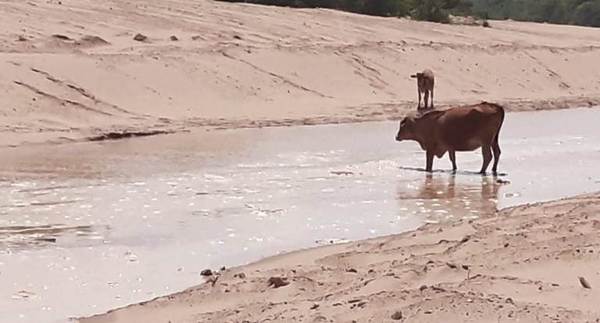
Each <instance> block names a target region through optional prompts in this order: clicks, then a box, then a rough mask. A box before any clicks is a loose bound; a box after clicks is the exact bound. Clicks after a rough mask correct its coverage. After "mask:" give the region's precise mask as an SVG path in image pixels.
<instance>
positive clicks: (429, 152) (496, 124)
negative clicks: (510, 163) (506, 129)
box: [396, 102, 504, 174]
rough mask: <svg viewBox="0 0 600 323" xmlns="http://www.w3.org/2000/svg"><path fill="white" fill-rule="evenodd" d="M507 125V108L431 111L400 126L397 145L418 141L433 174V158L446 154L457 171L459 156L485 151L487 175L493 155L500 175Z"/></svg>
mask: <svg viewBox="0 0 600 323" xmlns="http://www.w3.org/2000/svg"><path fill="white" fill-rule="evenodd" d="M503 122H504V108H503V107H502V106H500V105H498V104H494V103H488V102H482V103H479V104H474V105H470V106H462V107H456V108H451V109H448V110H444V111H436V110H433V111H429V112H425V113H420V114H417V115H411V116H407V117H406V118H404V119H403V120H402V121H401V122H400V129H399V130H398V134H397V135H396V140H397V141H402V140H414V141H416V142H418V143H419V145H421V148H422V149H423V150H425V152H426V156H427V163H426V167H425V170H426V171H428V172H431V171H432V168H433V157H434V156H437V157H438V158H442V157H443V156H444V154H445V153H446V152H448V154H449V156H450V161H451V162H452V170H453V171H456V169H457V167H456V152H457V151H471V150H475V149H477V148H479V147H481V151H482V153H483V165H482V166H481V171H480V172H481V173H482V174H485V172H486V170H487V168H488V165H489V164H490V161H491V160H492V155H493V157H494V166H493V167H492V171H493V173H494V174H496V172H497V169H498V161H499V160H500V146H499V145H498V136H499V134H500V128H501V127H502V123H503Z"/></svg>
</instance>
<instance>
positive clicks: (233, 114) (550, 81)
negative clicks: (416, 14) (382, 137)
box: [0, 0, 600, 146]
mask: <svg viewBox="0 0 600 323" xmlns="http://www.w3.org/2000/svg"><path fill="white" fill-rule="evenodd" d="M0 15H2V20H1V21H0V28H1V29H2V30H3V33H2V34H0V55H1V57H2V59H1V60H0V69H1V70H2V73H0V92H1V93H2V96H0V112H1V113H0V130H1V131H2V139H0V145H1V146H6V145H19V144H22V143H26V142H47V141H59V142H61V141H69V140H80V139H82V138H87V137H90V136H96V135H100V134H104V133H107V132H122V131H142V132H143V131H150V130H181V129H186V128H189V127H197V126H209V127H225V128H231V127H256V126H269V125H294V124H315V123H332V122H352V121H364V120H377V119H386V118H396V117H398V116H399V115H401V114H403V113H404V112H405V111H406V110H407V109H413V108H414V105H415V102H414V101H415V100H416V88H415V85H414V84H413V80H412V79H410V78H409V77H408V76H409V75H410V74H411V73H413V72H415V71H418V70H421V69H423V68H424V67H430V68H432V69H433V70H434V71H435V72H436V74H437V80H436V86H437V87H436V100H437V102H439V103H440V104H452V103H457V102H472V101H479V100H494V101H501V102H505V103H507V104H508V106H509V108H511V109H513V110H514V109H541V108H556V107H570V106H579V105H588V104H597V103H598V102H600V67H598V66H599V65H598V64H597V62H598V61H600V38H598V37H597V35H598V30H597V29H593V28H582V27H572V26H555V25H545V24H532V23H517V22H496V21H493V22H492V27H493V28H482V27H476V26H451V25H440V24H433V23H425V22H413V21H409V20H405V19H396V18H389V19H386V18H376V17H367V16H360V15H354V14H348V13H342V12H336V11H331V10H293V9H288V8H277V7H263V6H254V5H244V4H229V3H218V2H212V1H203V0H171V1H168V0H160V1H159V0H144V1H142V0H140V1H91V0H64V1H62V2H61V1H56V0H55V1H46V0H44V1H41V0H32V1H6V0H3V1H0ZM138 33H141V34H143V35H144V36H146V37H147V39H145V40H144V41H136V40H134V36H135V35H136V34H138ZM171 36H175V37H174V38H172V37H171ZM175 39H176V40H175Z"/></svg>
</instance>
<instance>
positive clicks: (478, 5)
mask: <svg viewBox="0 0 600 323" xmlns="http://www.w3.org/2000/svg"><path fill="white" fill-rule="evenodd" d="M471 1H472V2H473V8H472V9H473V11H474V12H475V13H477V14H479V15H482V16H484V15H487V16H488V17H489V18H491V19H508V18H510V19H515V20H523V21H537V22H550V23H559V24H574V25H583V26H594V27H600V0H471Z"/></svg>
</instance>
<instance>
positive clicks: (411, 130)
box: [396, 116, 416, 141]
mask: <svg viewBox="0 0 600 323" xmlns="http://www.w3.org/2000/svg"><path fill="white" fill-rule="evenodd" d="M415 124H416V120H415V117H414V116H407V117H405V118H404V119H402V121H400V128H399V129H398V134H397V135H396V140H397V141H402V140H414V139H415Z"/></svg>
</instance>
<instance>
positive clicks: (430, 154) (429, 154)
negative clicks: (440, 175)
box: [425, 151, 434, 173]
mask: <svg viewBox="0 0 600 323" xmlns="http://www.w3.org/2000/svg"><path fill="white" fill-rule="evenodd" d="M426 155H427V164H426V166H425V170H426V171H428V172H430V173H431V172H432V171H433V156H434V155H433V152H431V151H427V154H426Z"/></svg>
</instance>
